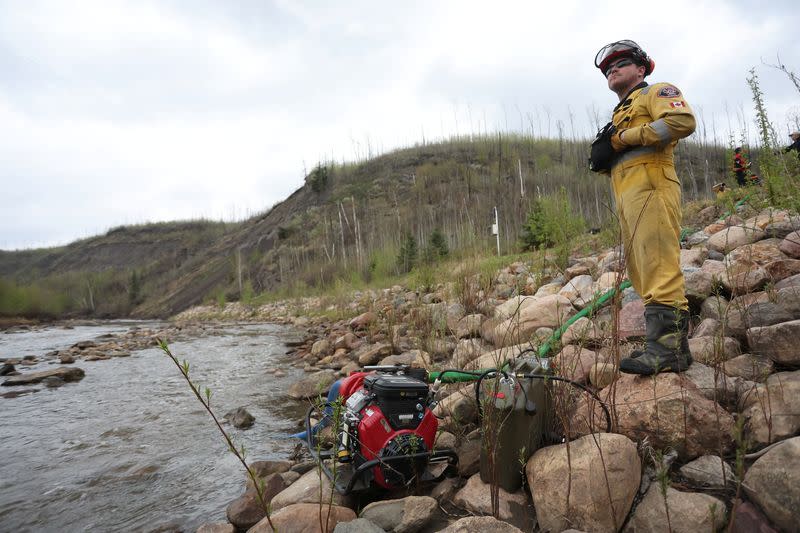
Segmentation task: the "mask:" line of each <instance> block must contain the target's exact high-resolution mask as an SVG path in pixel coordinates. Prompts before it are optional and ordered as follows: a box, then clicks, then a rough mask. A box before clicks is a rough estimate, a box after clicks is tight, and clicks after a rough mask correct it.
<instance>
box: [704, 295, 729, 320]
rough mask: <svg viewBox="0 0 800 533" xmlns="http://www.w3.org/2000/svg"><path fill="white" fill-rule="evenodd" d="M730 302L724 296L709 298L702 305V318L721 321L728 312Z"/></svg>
mask: <svg viewBox="0 0 800 533" xmlns="http://www.w3.org/2000/svg"><path fill="white" fill-rule="evenodd" d="M728 305H730V302H729V301H728V299H727V298H725V297H724V296H709V297H708V298H706V299H705V300H704V301H703V303H702V304H701V305H700V318H704V319H705V318H713V319H715V320H721V319H722V318H723V317H724V316H725V315H726V313H727V312H728Z"/></svg>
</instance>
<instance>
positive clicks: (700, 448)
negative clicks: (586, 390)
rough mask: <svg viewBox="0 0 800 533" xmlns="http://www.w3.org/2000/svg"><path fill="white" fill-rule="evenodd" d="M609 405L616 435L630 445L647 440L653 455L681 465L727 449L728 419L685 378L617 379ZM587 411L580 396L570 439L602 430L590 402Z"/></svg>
mask: <svg viewBox="0 0 800 533" xmlns="http://www.w3.org/2000/svg"><path fill="white" fill-rule="evenodd" d="M692 366H694V365H692ZM690 368H691V367H690ZM612 399H613V400H614V409H615V410H616V414H617V432H618V433H621V434H623V435H626V436H628V437H629V438H631V439H633V440H644V439H647V441H648V442H649V444H650V445H651V446H652V447H654V448H656V449H665V448H672V449H674V450H675V451H676V452H678V454H679V455H680V456H681V457H682V458H683V459H693V458H695V457H698V456H700V455H703V454H706V453H708V452H709V451H714V452H717V451H719V450H722V452H723V453H727V452H728V451H729V450H731V449H732V447H733V441H732V437H731V430H732V428H733V417H732V416H731V415H730V414H729V413H728V412H727V411H725V409H723V408H722V407H721V406H720V405H718V404H716V403H715V402H714V401H712V400H709V399H708V398H706V397H705V396H704V395H703V392H702V391H701V390H700V389H699V388H698V387H697V385H696V384H695V383H694V382H693V381H692V380H691V379H689V377H687V376H685V375H682V374H674V373H671V372H666V373H662V374H658V375H656V376H650V377H642V376H636V375H632V374H621V375H620V377H619V379H618V380H617V381H616V384H615V393H614V395H613V398H609V399H608V400H607V401H611V400H612ZM592 409H593V411H591V412H590V410H589V403H588V402H587V400H586V396H585V395H584V396H582V397H581V399H580V400H579V401H578V403H577V406H576V410H575V416H574V418H573V425H572V427H571V428H570V431H571V433H572V434H574V435H583V434H586V433H591V432H592V431H597V430H600V429H601V428H605V425H606V419H605V416H604V414H603V412H602V411H601V410H600V407H599V406H598V405H596V403H595V402H592Z"/></svg>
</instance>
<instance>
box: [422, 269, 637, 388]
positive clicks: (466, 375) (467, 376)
mask: <svg viewBox="0 0 800 533" xmlns="http://www.w3.org/2000/svg"><path fill="white" fill-rule="evenodd" d="M630 286H631V282H630V281H629V280H625V281H623V282H622V283H621V284H620V286H619V290H620V291H623V290H625V289H627V288H628V287H630ZM616 293H617V287H612V288H610V289H608V291H606V293H605V294H603V295H602V296H600V297H599V298H598V299H597V300H595V301H594V302H592V304H591V305H590V306H588V307H586V308H584V309H583V310H581V311H580V312H579V313H578V314H576V315H574V316H572V317H571V318H570V319H569V320H567V321H566V323H564V325H563V326H561V327H560V328H558V329H557V330H555V331H554V332H553V334H552V335H550V338H549V339H547V341H545V343H544V344H542V345H541V346H540V347H539V352H538V356H539V357H540V358H542V357H547V354H548V353H549V352H550V350H551V349H552V346H553V344H554V343H556V342H558V341H559V339H561V336H562V335H563V334H564V332H565V331H567V328H569V327H570V326H571V325H572V324H574V323H575V322H576V321H577V320H578V319H580V318H583V317H585V316H586V315H588V314H590V313H592V312H593V311H594V310H596V309H598V308H600V307H602V306H603V305H605V304H606V303H607V302H608V300H610V299H611V298H612V297H613V296H614V295H615V294H616ZM506 366H507V363H506ZM504 368H505V366H504ZM488 370H492V369H482V370H475V371H466V370H465V371H460V370H443V371H442V372H429V373H428V381H429V382H431V383H432V382H434V381H436V380H437V379H441V381H442V383H462V382H469V381H475V380H477V379H478V377H479V376H480V375H481V374H483V373H485V372H487V371H488ZM445 375H446V376H445Z"/></svg>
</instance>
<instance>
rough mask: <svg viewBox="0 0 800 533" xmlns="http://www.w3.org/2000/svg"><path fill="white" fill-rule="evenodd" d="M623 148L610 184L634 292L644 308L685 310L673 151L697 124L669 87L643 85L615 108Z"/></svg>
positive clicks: (679, 186) (676, 177)
mask: <svg viewBox="0 0 800 533" xmlns="http://www.w3.org/2000/svg"><path fill="white" fill-rule="evenodd" d="M613 122H614V125H615V126H616V127H617V131H622V134H623V136H622V144H624V145H626V146H629V148H627V149H625V150H624V151H623V152H622V153H621V154H620V156H619V157H618V159H617V160H616V162H615V163H614V164H613V166H612V167H611V186H612V188H613V190H614V197H615V200H616V205H617V214H618V216H619V221H620V229H621V230H622V237H623V241H624V244H625V250H626V251H627V256H628V257H627V268H628V276H629V277H630V280H631V283H632V284H633V288H634V289H635V290H636V292H637V293H639V295H640V296H641V297H642V299H643V300H644V303H645V305H648V304H651V303H657V304H662V305H669V306H672V307H676V308H679V309H686V308H687V305H688V304H687V301H686V296H685V294H684V281H683V274H682V272H681V269H680V244H679V238H680V224H681V185H680V181H679V180H678V176H677V175H676V173H675V166H674V163H673V159H672V152H673V149H674V148H675V145H676V144H677V142H678V139H681V138H683V137H686V136H688V135H690V134H691V133H692V132H693V131H694V128H695V120H694V116H693V115H692V111H691V109H689V105H688V104H687V103H686V101H685V100H684V99H683V95H682V94H681V92H680V91H679V90H678V89H677V88H676V87H675V86H673V85H670V84H668V83H657V84H655V85H650V86H644V87H639V88H637V89H635V90H634V91H632V92H631V94H630V95H629V96H628V97H627V98H625V99H624V100H623V101H622V102H620V103H619V104H618V105H617V107H616V108H615V109H614V116H613Z"/></svg>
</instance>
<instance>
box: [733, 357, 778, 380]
mask: <svg viewBox="0 0 800 533" xmlns="http://www.w3.org/2000/svg"><path fill="white" fill-rule="evenodd" d="M774 370H775V364H774V363H773V362H772V360H770V359H769V358H767V357H764V356H761V355H753V354H742V355H740V356H738V357H734V358H733V359H729V360H727V361H725V362H724V363H722V371H723V372H725V374H727V375H728V376H731V377H738V378H742V379H746V380H748V381H755V382H759V383H760V382H762V381H765V380H766V379H767V377H769V375H770V374H772V372H773V371H774Z"/></svg>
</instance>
